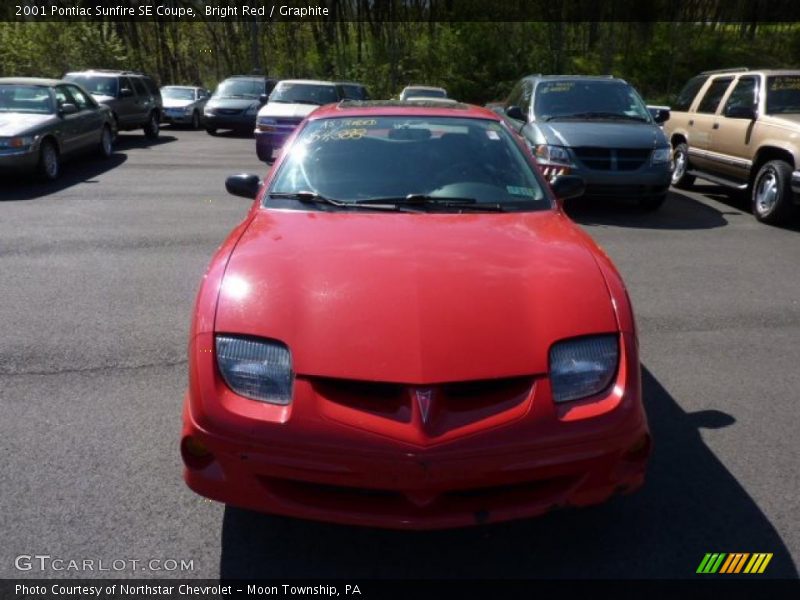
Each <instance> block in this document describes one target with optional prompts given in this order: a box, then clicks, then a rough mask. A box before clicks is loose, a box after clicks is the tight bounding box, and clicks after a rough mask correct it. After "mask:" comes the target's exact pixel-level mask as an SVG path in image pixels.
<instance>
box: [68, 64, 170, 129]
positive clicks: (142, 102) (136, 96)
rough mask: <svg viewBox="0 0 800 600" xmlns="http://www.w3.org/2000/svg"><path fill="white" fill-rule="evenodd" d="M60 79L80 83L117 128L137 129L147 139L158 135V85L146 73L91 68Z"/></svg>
mask: <svg viewBox="0 0 800 600" xmlns="http://www.w3.org/2000/svg"><path fill="white" fill-rule="evenodd" d="M64 79H65V80H67V81H71V82H74V83H78V84H80V85H81V86H83V87H84V88H85V89H86V90H87V91H88V92H89V93H90V94H91V95H92V96H94V99H95V100H97V101H98V102H99V103H101V104H105V105H106V106H108V107H109V108H110V109H111V112H112V113H113V115H114V120H115V121H116V123H117V130H118V131H124V130H131V129H139V128H141V129H143V130H144V134H145V135H146V136H147V137H148V138H150V139H156V138H157V137H158V133H159V123H160V122H161V116H162V113H163V101H162V99H161V91H160V90H159V88H158V86H157V85H156V84H155V82H154V81H153V80H152V79H151V78H150V77H148V76H147V75H143V74H142V73H137V72H135V71H112V70H106V69H95V70H89V71H78V72H74V73H67V74H66V75H64Z"/></svg>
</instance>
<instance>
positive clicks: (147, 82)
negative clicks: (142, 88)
mask: <svg viewBox="0 0 800 600" xmlns="http://www.w3.org/2000/svg"><path fill="white" fill-rule="evenodd" d="M142 80H143V81H144V84H145V85H146V86H147V89H148V90H149V91H150V93H151V94H153V96H157V95H158V94H159V90H158V86H157V85H156V84H155V82H154V81H153V80H152V79H150V78H149V77H142Z"/></svg>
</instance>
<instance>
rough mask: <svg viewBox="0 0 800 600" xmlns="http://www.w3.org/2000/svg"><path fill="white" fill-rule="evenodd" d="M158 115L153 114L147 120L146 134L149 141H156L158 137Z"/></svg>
mask: <svg viewBox="0 0 800 600" xmlns="http://www.w3.org/2000/svg"><path fill="white" fill-rule="evenodd" d="M158 129H159V125H158V114H156V113H154V112H151V113H150V118H149V119H148V120H147V125H145V126H144V134H145V136H147V137H148V138H149V139H151V140H154V139H156V138H157V137H158Z"/></svg>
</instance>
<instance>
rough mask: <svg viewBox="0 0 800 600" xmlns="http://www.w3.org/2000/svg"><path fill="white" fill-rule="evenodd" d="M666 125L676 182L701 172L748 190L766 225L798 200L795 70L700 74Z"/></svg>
mask: <svg viewBox="0 0 800 600" xmlns="http://www.w3.org/2000/svg"><path fill="white" fill-rule="evenodd" d="M664 129H665V131H666V133H667V137H668V138H669V140H670V142H671V144H672V157H673V164H674V170H673V173H672V184H673V185H674V186H676V187H679V188H687V187H689V186H691V185H692V183H693V182H694V180H695V177H699V178H702V179H706V180H708V181H712V182H714V183H717V184H720V185H723V186H727V187H730V188H734V189H739V190H748V191H749V194H750V198H751V202H752V208H753V214H754V215H755V217H756V219H758V220H759V221H763V222H765V223H772V224H776V223H781V222H785V221H786V220H788V219H789V218H790V216H791V214H792V212H793V211H794V209H795V206H796V205H797V204H798V202H800V70H794V71H761V70H760V71H750V70H748V69H744V68H742V69H727V70H724V71H707V72H705V73H701V74H700V75H698V76H697V77H694V78H692V79H691V80H689V82H688V83H687V84H686V86H685V87H684V88H683V90H682V91H681V93H680V94H679V95H678V98H677V100H676V101H675V103H674V104H673V105H672V112H671V115H670V120H669V121H667V122H666V123H665V126H664Z"/></svg>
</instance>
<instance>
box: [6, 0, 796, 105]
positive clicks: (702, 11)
mask: <svg viewBox="0 0 800 600" xmlns="http://www.w3.org/2000/svg"><path fill="white" fill-rule="evenodd" d="M176 4H181V3H180V2H176ZM183 4H194V5H197V6H198V7H199V5H200V4H202V3H198V2H184V3H183ZM231 4H232V5H235V4H236V3H235V2H232V3H231ZM319 4H321V5H326V6H328V8H329V16H328V17H327V18H324V19H319V20H305V21H301V22H298V21H256V20H251V21H247V20H243V19H242V20H226V21H204V20H199V19H198V20H195V21H187V20H183V21H177V20H148V21H143V20H138V21H137V20H129V21H102V20H85V21H81V20H73V21H58V22H56V21H52V22H48V21H41V20H36V19H29V20H22V21H20V20H16V21H12V20H10V17H9V16H8V15H6V16H5V18H6V19H7V20H6V21H3V22H0V48H2V51H1V52H0V76H46V77H60V76H61V75H63V74H64V73H65V72H67V71H71V70H79V69H85V68H124V69H132V70H140V71H144V72H146V73H149V74H151V75H153V76H154V77H155V78H156V79H157V80H158V81H159V83H160V84H162V85H165V84H198V85H204V86H206V87H210V88H213V87H214V86H215V85H216V83H218V82H219V81H221V80H222V79H224V78H225V77H227V76H229V75H232V74H249V73H253V72H261V73H264V74H266V75H269V76H271V77H275V78H289V77H291V78H323V79H337V80H350V81H360V82H362V83H364V84H366V85H367V86H368V88H369V89H370V92H371V94H372V96H373V97H376V98H382V97H391V96H394V95H396V94H397V93H398V92H399V91H400V89H402V87H404V86H405V85H408V84H409V83H426V84H431V85H438V86H442V87H445V88H447V89H448V90H449V92H450V93H451V95H452V96H453V97H456V98H459V99H461V100H465V101H469V102H475V103H484V102H488V101H491V100H499V99H502V98H503V97H505V95H506V94H507V93H508V91H509V89H510V87H511V86H512V85H513V83H514V82H515V81H516V80H517V79H519V78H520V77H521V76H523V75H527V74H531V73H576V74H613V75H616V76H619V77H623V78H625V79H627V80H628V81H630V82H631V83H632V84H634V85H635V86H636V87H637V89H639V90H640V92H641V93H642V95H643V96H644V97H645V98H646V99H647V100H648V101H649V102H652V103H669V101H670V99H671V98H672V97H673V96H674V95H675V93H676V92H677V91H678V90H679V89H680V87H681V86H682V85H683V83H684V82H685V81H686V80H687V79H688V78H689V77H691V76H693V75H695V74H696V73H697V72H699V71H702V70H708V69H715V68H726V67H736V66H750V67H785V68H792V67H795V68H796V67H800V22H792V21H777V20H774V19H776V18H778V17H776V15H780V18H786V15H787V14H791V13H792V11H794V12H797V8H795V7H794V3H788V4H785V3H783V2H781V1H780V0H772V1H771V2H767V1H766V0H752V1H750V2H747V1H744V0H735V1H734V2H722V1H720V0H694V1H687V2H667V1H666V0H664V1H663V2H661V1H659V0H656V1H655V2H652V3H650V4H647V3H641V2H637V3H630V2H624V1H622V0H620V1H610V0H609V1H607V2H603V3H600V2H583V1H582V0H579V1H578V2H552V1H550V2H545V1H543V0H541V1H540V0H528V1H527V2H522V1H521V0H517V1H516V2H514V1H511V2H508V3H492V2H477V1H472V0H460V1H459V0H323V1H322V2H320V3H319ZM495 4H496V5H498V6H500V5H502V8H497V9H495V8H494V7H493V5H495ZM782 8H783V9H785V11H788V12H781V9H782ZM490 11H493V14H488V13H489V12H490ZM467 17H469V18H472V19H473V20H471V21H468V20H458V19H466V18H467ZM481 17H482V18H481ZM531 17H538V18H539V20H521V19H523V18H529V19H530V18H531ZM489 18H492V19H495V20H488V19H489ZM500 19H508V20H500ZM579 19H580V20H579ZM623 19H628V20H623ZM630 19H637V20H630ZM657 19H662V20H657ZM770 19H772V20H770ZM798 21H800V19H798Z"/></svg>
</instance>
